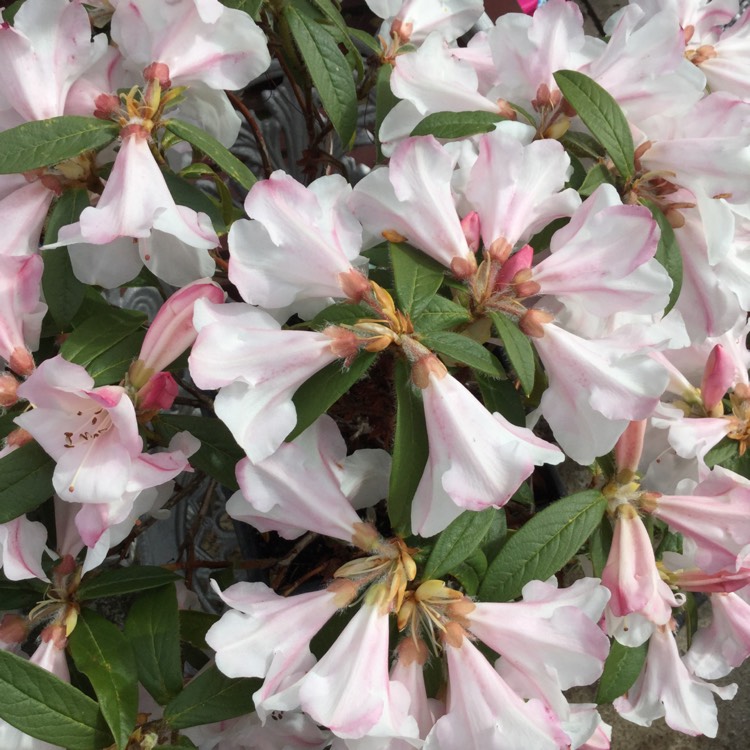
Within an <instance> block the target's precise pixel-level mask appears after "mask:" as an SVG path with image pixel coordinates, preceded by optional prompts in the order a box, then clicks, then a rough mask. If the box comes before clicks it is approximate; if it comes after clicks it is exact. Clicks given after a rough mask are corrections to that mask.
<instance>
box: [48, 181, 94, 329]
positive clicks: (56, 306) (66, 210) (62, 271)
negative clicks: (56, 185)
mask: <svg viewBox="0 0 750 750" xmlns="http://www.w3.org/2000/svg"><path fill="white" fill-rule="evenodd" d="M88 205H89V196H88V192H87V191H86V190H84V189H83V188H78V189H74V190H66V191H65V192H64V193H63V194H62V196H61V197H60V199H59V200H58V201H57V202H56V203H55V205H54V206H53V208H52V212H51V213H50V215H49V219H48V221H47V230H46V232H45V237H44V241H45V243H46V244H48V245H51V244H53V243H55V242H57V233H58V231H59V229H60V227H63V226H66V225H67V224H74V223H75V222H77V221H78V218H79V217H80V215H81V211H83V209H84V208H86V207H87V206H88ZM42 258H43V259H44V275H43V276H42V289H43V290H44V299H45V300H46V301H47V305H48V307H49V313H50V315H51V316H52V318H53V319H54V321H55V323H56V324H57V325H58V326H59V327H60V328H61V329H65V328H67V327H68V326H69V325H70V322H71V321H72V320H73V317H74V316H75V314H76V313H77V312H78V310H79V309H80V307H81V304H82V303H83V298H84V296H85V295H86V285H85V284H83V283H82V282H80V281H79V280H78V279H77V278H76V276H75V274H74V273H73V266H72V265H71V263H70V255H69V254H68V248H66V247H54V248H50V249H49V250H42Z"/></svg>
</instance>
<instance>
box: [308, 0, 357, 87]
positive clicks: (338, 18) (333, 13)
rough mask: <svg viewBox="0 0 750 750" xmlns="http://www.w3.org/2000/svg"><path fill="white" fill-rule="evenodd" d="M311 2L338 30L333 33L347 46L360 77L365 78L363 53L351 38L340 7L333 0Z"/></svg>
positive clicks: (313, 0) (312, 0)
mask: <svg viewBox="0 0 750 750" xmlns="http://www.w3.org/2000/svg"><path fill="white" fill-rule="evenodd" d="M310 2H312V4H313V5H314V6H315V7H316V8H317V9H318V10H319V11H320V12H321V13H322V14H323V16H324V17H325V19H326V20H327V21H328V22H329V23H330V24H331V26H332V27H333V29H335V30H336V31H337V32H338V34H333V36H334V37H335V38H336V39H338V40H339V41H340V43H341V44H343V45H344V46H345V47H346V48H347V50H348V51H349V57H350V58H351V59H352V60H353V61H354V67H355V68H356V69H357V75H358V76H359V77H360V79H362V78H364V75H365V68H364V65H363V64H362V55H360V54H359V50H358V49H357V48H356V46H355V45H354V43H353V42H352V40H351V38H350V29H349V28H348V26H347V25H346V21H345V20H344V18H343V16H342V15H341V12H340V11H339V9H338V8H337V7H336V6H335V5H334V4H333V3H332V2H331V0H310ZM333 29H332V30H333Z"/></svg>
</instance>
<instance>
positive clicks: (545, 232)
mask: <svg viewBox="0 0 750 750" xmlns="http://www.w3.org/2000/svg"><path fill="white" fill-rule="evenodd" d="M569 223H570V219H569V218H568V217H562V218H560V219H555V220H554V221H551V222H550V223H549V224H547V226H546V227H544V229H542V230H541V231H539V232H537V233H536V234H535V235H534V236H533V237H532V238H531V239H530V240H529V245H531V247H533V248H534V252H535V253H538V252H540V251H541V250H546V249H547V248H548V247H549V246H550V244H551V242H552V237H553V236H554V234H555V232H557V230H558V229H562V228H563V227H564V226H566V225H567V224H569Z"/></svg>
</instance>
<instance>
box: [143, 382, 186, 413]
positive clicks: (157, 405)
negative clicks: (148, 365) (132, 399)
mask: <svg viewBox="0 0 750 750" xmlns="http://www.w3.org/2000/svg"><path fill="white" fill-rule="evenodd" d="M177 391H178V386H177V383H176V382H175V379H174V378H173V377H172V376H171V375H170V374H169V373H168V372H157V373H156V374H155V375H152V376H151V377H150V378H149V380H148V382H147V383H146V385H144V386H143V387H142V388H141V389H140V390H139V391H138V394H137V404H138V411H139V412H140V413H144V412H145V413H147V412H157V411H162V410H164V409H170V408H171V407H172V404H173V403H174V400H175V398H176V397H177Z"/></svg>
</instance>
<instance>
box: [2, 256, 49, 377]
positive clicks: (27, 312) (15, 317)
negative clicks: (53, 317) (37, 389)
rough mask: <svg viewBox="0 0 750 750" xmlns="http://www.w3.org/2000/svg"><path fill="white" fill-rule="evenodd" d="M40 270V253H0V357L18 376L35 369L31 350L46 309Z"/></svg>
mask: <svg viewBox="0 0 750 750" xmlns="http://www.w3.org/2000/svg"><path fill="white" fill-rule="evenodd" d="M43 270H44V264H43V263H42V259H41V257H40V256H39V255H32V256H29V257H23V256H17V257H16V256H12V257H7V256H3V255H0V357H1V358H2V359H4V360H5V361H6V362H8V364H9V366H10V368H11V369H12V370H13V371H14V372H16V373H18V374H19V375H30V374H31V372H32V371H33V369H34V358H33V357H32V356H31V353H30V352H31V351H34V350H35V349H36V348H37V347H38V346H39V334H40V333H41V329H42V319H43V318H44V315H45V313H46V312H47V305H45V304H44V302H42V301H41V299H40V297H41V283H42V272H43Z"/></svg>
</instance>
